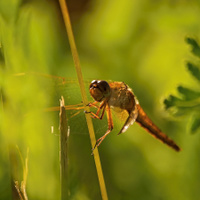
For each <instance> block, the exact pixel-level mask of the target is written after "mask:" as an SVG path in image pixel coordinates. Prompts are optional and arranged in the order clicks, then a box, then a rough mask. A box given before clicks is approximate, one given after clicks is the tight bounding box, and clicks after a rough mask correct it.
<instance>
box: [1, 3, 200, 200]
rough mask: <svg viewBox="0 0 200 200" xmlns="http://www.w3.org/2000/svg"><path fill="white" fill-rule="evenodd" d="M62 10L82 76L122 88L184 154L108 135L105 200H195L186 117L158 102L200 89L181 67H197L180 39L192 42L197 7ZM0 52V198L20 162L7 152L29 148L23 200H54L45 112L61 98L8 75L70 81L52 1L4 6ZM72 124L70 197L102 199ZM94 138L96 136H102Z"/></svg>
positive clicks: (87, 148)
mask: <svg viewBox="0 0 200 200" xmlns="http://www.w3.org/2000/svg"><path fill="white" fill-rule="evenodd" d="M67 3H68V6H69V12H70V15H71V20H72V26H73V30H74V35H75V40H76V43H77V48H78V51H79V55H80V60H81V66H82V71H83V76H84V78H85V79H87V80H93V79H105V80H116V81H124V82H125V83H127V84H128V85H129V86H130V87H131V88H132V89H133V91H134V93H135V94H136V96H137V97H138V99H139V101H140V104H141V106H142V107H143V108H144V110H145V111H146V112H147V114H148V115H149V116H150V117H151V118H152V120H153V121H154V122H155V123H156V124H157V125H158V126H159V127H160V128H161V129H162V130H163V132H165V133H166V134H167V135H169V136H170V137H171V138H173V139H174V140H175V141H176V142H177V144H179V145H180V147H181V148H182V151H181V152H180V153H176V152H174V151H173V150H171V149H170V148H168V147H167V146H166V145H164V144H162V143H161V142H159V141H157V140H156V139H154V138H153V137H151V136H150V135H149V134H148V133H147V132H146V131H145V130H143V129H142V128H141V127H139V126H138V125H137V124H134V125H133V126H132V127H131V128H130V129H129V130H128V131H127V132H126V133H124V134H121V135H120V136H117V135H116V134H117V132H113V133H111V134H110V135H109V136H108V137H107V138H106V139H105V140H104V142H103V143H102V144H101V146H100V147H99V152H100V157H101V161H102V168H103V172H104V177H105V182H106V187H107V192H108V197H109V199H115V200H118V199H126V200H129V199H142V200H143V199H144V200H151V199H152V200H153V199H154V200H155V199H159V200H161V199H162V200H175V199H181V200H189V199H192V200H197V199H199V195H200V192H199V187H200V170H199V169H200V158H199V151H200V142H199V141H200V133H197V134H193V135H192V134H190V133H189V129H188V127H189V125H190V121H191V116H189V115H188V116H179V117H173V116H171V115H170V114H169V113H168V111H166V110H165V109H164V104H163V100H164V99H165V98H167V97H168V96H169V95H170V94H174V95H176V94H177V90H176V88H177V86H179V85H184V86H187V87H189V88H192V89H194V90H197V91H199V83H198V82H197V81H196V80H195V79H194V78H193V77H192V76H191V74H190V73H188V70H187V68H186V67H185V65H186V62H187V61H188V60H192V61H194V62H198V59H197V58H195V57H194V56H193V55H192V53H191V52H190V50H191V47H190V46H189V45H188V44H187V43H186V42H185V38H186V37H194V38H196V39H197V40H198V37H199V34H200V21H199V19H200V2H199V1H197V0H191V1H184V0H181V1H180V0H173V1H170V0H162V1H155V0H144V1H136V0H124V1H120V0H115V1H114V0H101V1H100V0H79V1H78V0H76V1H74V0H70V1H67ZM0 46H1V49H0V87H1V88H0V92H1V98H0V99H1V101H0V102H1V105H0V151H1V154H0V199H12V193H11V186H10V185H11V184H10V182H11V175H10V174H11V169H13V168H16V177H15V178H16V179H17V180H18V181H20V180H21V179H22V175H21V172H20V170H21V169H22V166H21V163H20V162H17V161H16V162H10V159H9V146H10V145H14V146H15V145H18V147H19V149H20V151H21V153H22V156H23V157H24V158H25V157H26V151H27V148H29V163H28V180H27V194H28V197H29V199H35V200H37V199H38V200H40V199H41V200H44V199H48V200H50V199H52V200H54V199H59V198H60V182H59V137H58V136H57V134H58V121H59V116H58V112H43V109H44V108H46V107H49V106H50V105H54V106H58V105H59V95H57V96H56V95H55V96H54V97H52V95H50V92H49V91H50V90H51V88H52V87H54V85H52V82H53V81H51V79H49V78H44V80H41V79H42V78H38V77H37V76H34V75H33V74H26V75H24V76H13V75H14V74H17V73H27V72H35V73H45V74H49V75H54V76H62V77H66V78H76V73H75V69H74V67H73V66H74V64H73V59H72V56H71V51H70V48H69V43H68V38H67V34H66V31H65V27H64V23H63V19H62V15H61V11H60V8H59V4H58V2H57V1H56V0H55V1H53V0H48V1H47V0H46V1H44V0H43V1H41V0H16V1H12V0H1V1H0ZM72 88H73V87H72V84H71V83H70V86H69V92H68V91H66V92H65V93H66V94H67V95H66V96H65V100H66V103H68V104H76V103H79V102H80V101H81V99H80V92H79V89H78V86H77V85H76V86H75V89H72ZM58 89H59V87H58V88H56V91H55V92H56V93H57V94H60V93H59V92H58V91H57V90H58ZM61 94H63V93H62V92H61ZM75 96H78V97H79V98H78V100H77V99H76V100H75ZM69 115H70V113H69ZM80 115H81V114H80ZM82 117H84V116H83V114H82ZM76 119H77V120H79V121H77V122H78V123H77V124H76V127H75V129H76V130H75V129H73V125H72V126H71V135H70V139H69V167H70V169H69V180H70V194H71V198H70V199H81V200H82V199H83V200H86V199H101V194H100V190H99V183H98V179H97V174H96V169H95V164H94V160H93V157H92V156H91V155H90V154H91V144H90V140H89V135H87V129H86V125H85V121H84V118H81V117H80V119H78V117H77V118H76ZM93 121H94V120H93ZM72 123H73V122H72ZM99 123H101V122H99ZM102 123H103V124H105V123H106V122H105V121H103V122H102ZM52 125H55V126H54V129H55V133H54V134H52V133H51V126H52ZM69 125H70V124H69ZM105 127H106V126H105ZM105 127H104V128H105ZM97 129H98V128H96V130H97ZM73 132H74V134H73ZM75 132H79V133H80V134H75ZM83 132H85V134H82V133H83ZM99 132H100V134H99V135H97V137H100V135H103V133H104V130H103V131H99ZM16 152H17V149H16ZM16 155H17V156H18V153H16ZM17 156H16V157H17ZM15 165H16V166H15Z"/></svg>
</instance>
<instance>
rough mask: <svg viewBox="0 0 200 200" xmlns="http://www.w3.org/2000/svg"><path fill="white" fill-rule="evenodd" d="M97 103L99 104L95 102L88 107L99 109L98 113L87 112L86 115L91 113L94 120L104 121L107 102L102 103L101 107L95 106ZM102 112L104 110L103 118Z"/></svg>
mask: <svg viewBox="0 0 200 200" xmlns="http://www.w3.org/2000/svg"><path fill="white" fill-rule="evenodd" d="M96 103H98V102H96V101H95V102H94V103H89V104H88V106H90V107H95V108H98V109H97V112H96V113H94V112H85V113H90V114H91V117H92V118H94V119H96V118H97V119H100V120H101V119H103V116H104V113H105V108H106V102H105V101H103V102H101V104H100V106H97V105H95V104H96ZM101 110H102V113H101V116H99V114H100V111H101Z"/></svg>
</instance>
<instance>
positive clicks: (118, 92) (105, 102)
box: [88, 80, 181, 151]
mask: <svg viewBox="0 0 200 200" xmlns="http://www.w3.org/2000/svg"><path fill="white" fill-rule="evenodd" d="M89 91H90V94H91V96H92V97H93V99H94V100H95V102H93V103H89V104H88V105H89V106H90V107H96V108H97V112H96V113H94V112H89V113H90V114H91V116H92V117H93V118H97V119H100V120H101V119H103V116H104V113H105V111H106V113H107V120H108V130H107V131H106V133H105V134H104V135H103V136H102V137H100V138H99V139H98V140H97V141H96V144H95V146H94V148H93V150H94V149H95V148H96V147H98V146H99V145H100V144H101V143H102V141H103V140H104V139H105V137H106V136H107V135H108V134H109V133H110V132H111V131H112V130H113V128H114V124H113V120H112V113H111V109H115V108H119V109H121V110H122V111H123V110H125V111H126V112H127V113H128V117H127V119H126V121H125V123H124V125H123V126H122V128H121V130H120V131H119V133H118V134H121V133H124V132H125V131H127V129H128V128H129V127H130V126H131V125H132V124H133V123H134V122H135V121H136V122H137V123H138V124H139V125H140V126H142V127H143V128H144V129H146V130H147V132H148V133H150V134H151V135H153V136H154V137H155V138H157V139H159V140H160V141H162V142H163V143H165V144H167V145H168V146H169V147H171V148H173V149H174V150H175V151H180V150H181V149H180V147H179V146H178V145H177V144H176V143H175V142H174V141H173V140H172V139H170V138H169V137H168V136H167V135H166V134H164V133H163V132H162V131H161V130H160V129H159V128H158V127H157V126H156V125H155V124H154V123H153V122H152V120H151V119H150V118H149V117H148V116H147V114H146V113H145V112H144V110H143V109H142V107H141V106H140V104H139V101H138V100H137V98H136V97H135V95H134V93H133V91H132V89H131V88H130V87H129V86H128V85H127V84H125V83H124V82H110V83H108V82H107V81H104V80H93V81H92V82H91V84H90V86H89ZM97 103H99V106H97V105H96V104H97ZM101 111H102V112H101ZM100 112H101V114H100Z"/></svg>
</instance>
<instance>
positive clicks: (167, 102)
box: [164, 95, 181, 109]
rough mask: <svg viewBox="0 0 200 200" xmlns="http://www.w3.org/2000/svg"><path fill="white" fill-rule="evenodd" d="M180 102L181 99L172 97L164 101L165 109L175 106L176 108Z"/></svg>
mask: <svg viewBox="0 0 200 200" xmlns="http://www.w3.org/2000/svg"><path fill="white" fill-rule="evenodd" d="M180 101H181V99H180V98H178V97H175V96H173V95H170V96H169V97H168V98H167V99H165V100H164V104H165V108H166V109H169V108H171V107H173V106H176V105H177V103H178V102H180Z"/></svg>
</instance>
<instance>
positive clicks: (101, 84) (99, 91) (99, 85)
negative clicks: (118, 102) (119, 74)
mask: <svg viewBox="0 0 200 200" xmlns="http://www.w3.org/2000/svg"><path fill="white" fill-rule="evenodd" d="M110 93H111V92H110V86H109V84H108V83H107V82H106V81H102V80H93V81H92V82H91V83H90V94H91V96H92V97H93V98H94V100H95V101H99V102H100V101H103V100H104V99H105V98H108V97H109V96H110Z"/></svg>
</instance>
